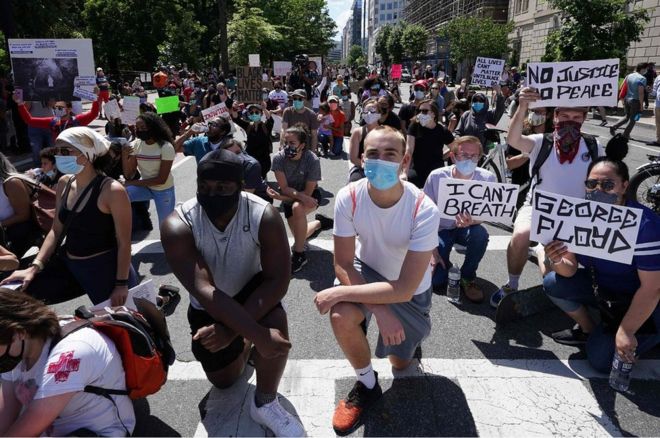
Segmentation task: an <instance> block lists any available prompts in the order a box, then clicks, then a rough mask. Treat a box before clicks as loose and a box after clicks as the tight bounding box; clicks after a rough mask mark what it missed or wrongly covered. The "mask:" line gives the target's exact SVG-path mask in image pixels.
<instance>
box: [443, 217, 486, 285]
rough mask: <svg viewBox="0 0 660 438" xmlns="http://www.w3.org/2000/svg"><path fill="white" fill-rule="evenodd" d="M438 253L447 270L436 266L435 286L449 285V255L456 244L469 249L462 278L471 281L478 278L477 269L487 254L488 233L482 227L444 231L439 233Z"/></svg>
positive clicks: (462, 268) (462, 269)
mask: <svg viewBox="0 0 660 438" xmlns="http://www.w3.org/2000/svg"><path fill="white" fill-rule="evenodd" d="M438 236H439V238H440V239H439V240H440V242H439V244H438V252H439V253H440V257H441V258H442V261H443V262H445V266H447V269H445V268H443V267H442V266H441V265H439V264H438V265H436V267H435V271H434V272H433V286H436V287H437V286H442V285H444V284H446V283H447V273H448V269H449V266H450V265H449V253H450V252H451V248H452V247H453V246H454V243H458V244H459V245H463V246H465V247H467V251H466V252H465V261H464V262H463V266H462V267H461V278H464V279H465V280H468V281H471V280H474V279H475V278H477V268H479V263H480V262H481V259H482V258H483V257H484V254H486V248H487V247H488V231H486V228H484V227H483V226H482V225H472V226H469V227H467V228H453V229H443V230H440V232H438Z"/></svg>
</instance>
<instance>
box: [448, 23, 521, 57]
mask: <svg viewBox="0 0 660 438" xmlns="http://www.w3.org/2000/svg"><path fill="white" fill-rule="evenodd" d="M511 30H513V23H504V24H501V23H496V22H494V21H493V20H492V19H491V18H481V17H459V18H455V19H453V20H451V21H450V22H449V23H447V24H446V25H444V26H442V27H441V28H440V30H439V32H438V36H440V37H441V38H445V39H447V40H448V41H449V47H450V48H451V50H450V53H449V56H450V59H451V61H452V62H453V63H454V64H460V63H462V62H464V61H465V62H467V63H468V65H470V66H473V65H474V63H475V61H476V59H477V56H485V57H488V58H504V57H506V55H507V53H508V52H509V46H508V43H509V41H508V38H509V33H510V32H511Z"/></svg>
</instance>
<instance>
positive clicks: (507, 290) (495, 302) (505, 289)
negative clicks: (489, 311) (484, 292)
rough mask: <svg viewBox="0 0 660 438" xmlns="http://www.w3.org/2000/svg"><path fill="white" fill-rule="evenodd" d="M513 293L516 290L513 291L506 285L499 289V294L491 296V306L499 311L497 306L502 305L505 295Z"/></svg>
mask: <svg viewBox="0 0 660 438" xmlns="http://www.w3.org/2000/svg"><path fill="white" fill-rule="evenodd" d="M511 292H515V289H512V288H510V287H509V285H508V284H505V285H504V286H502V287H501V288H499V289H498V290H497V292H495V293H494V294H493V295H491V296H490V306H491V307H492V308H494V309H497V306H498V304H500V301H502V298H504V295H506V294H508V293H511Z"/></svg>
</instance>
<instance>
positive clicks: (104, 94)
mask: <svg viewBox="0 0 660 438" xmlns="http://www.w3.org/2000/svg"><path fill="white" fill-rule="evenodd" d="M96 86H97V87H98V89H99V100H100V101H101V102H102V103H103V104H106V103H108V101H109V100H110V83H109V82H108V78H106V77H105V73H104V72H103V69H102V68H101V67H99V68H97V69H96ZM102 118H103V108H102V105H99V119H102Z"/></svg>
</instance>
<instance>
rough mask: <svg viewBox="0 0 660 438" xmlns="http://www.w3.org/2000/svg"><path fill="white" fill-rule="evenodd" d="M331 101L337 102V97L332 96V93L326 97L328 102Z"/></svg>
mask: <svg viewBox="0 0 660 438" xmlns="http://www.w3.org/2000/svg"><path fill="white" fill-rule="evenodd" d="M331 101H332V102H339V97H337V96H334V95H332V96H330V97H328V102H331Z"/></svg>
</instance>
